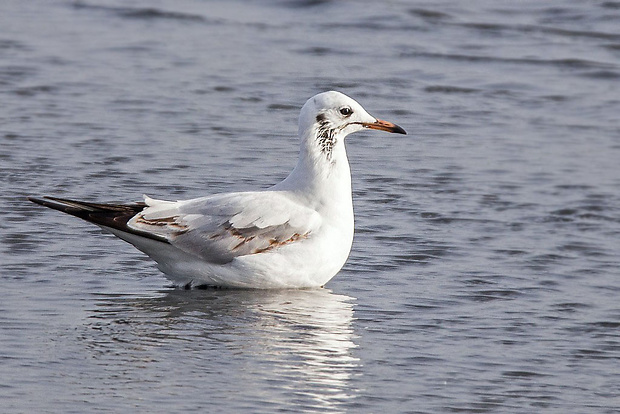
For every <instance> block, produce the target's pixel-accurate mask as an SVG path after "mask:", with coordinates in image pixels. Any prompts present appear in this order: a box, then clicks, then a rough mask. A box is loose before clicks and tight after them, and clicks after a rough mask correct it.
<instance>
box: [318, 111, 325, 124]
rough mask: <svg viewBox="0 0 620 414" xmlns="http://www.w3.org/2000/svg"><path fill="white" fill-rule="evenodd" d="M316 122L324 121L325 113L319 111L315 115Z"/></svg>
mask: <svg viewBox="0 0 620 414" xmlns="http://www.w3.org/2000/svg"><path fill="white" fill-rule="evenodd" d="M316 122H318V123H322V122H325V114H324V113H320V114H318V115H317V116H316Z"/></svg>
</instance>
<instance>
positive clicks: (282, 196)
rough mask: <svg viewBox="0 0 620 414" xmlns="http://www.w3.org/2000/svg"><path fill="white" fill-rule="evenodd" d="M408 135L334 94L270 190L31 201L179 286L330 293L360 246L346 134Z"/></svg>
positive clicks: (313, 103) (308, 114) (314, 111)
mask: <svg viewBox="0 0 620 414" xmlns="http://www.w3.org/2000/svg"><path fill="white" fill-rule="evenodd" d="M364 129H375V130H380V131H387V132H394V133H398V134H406V132H405V130H404V129H402V128H401V127H399V126H398V125H395V124H393V123H391V122H387V121H383V120H380V119H377V118H375V117H373V116H372V115H370V114H369V113H368V112H366V110H364V108H362V106H361V105H360V104H359V103H357V102H356V101H355V100H353V99H351V98H349V97H348V96H346V95H344V94H342V93H340V92H335V91H329V92H323V93H319V94H318V95H315V96H313V97H312V98H310V99H309V100H308V101H307V102H306V103H305V104H304V106H303V107H302V109H301V113H300V116H299V130H298V135H299V141H300V150H299V160H298V162H297V165H296V167H295V168H294V169H293V171H292V172H291V173H290V174H289V175H288V176H287V177H286V178H285V179H284V181H282V182H280V183H278V184H276V185H274V186H272V187H270V188H267V189H265V190H262V191H249V192H233V193H223V194H214V195H209V196H206V197H200V198H194V199H191V200H180V201H164V200H156V199H153V198H150V197H148V196H145V197H144V202H138V203H133V204H98V203H91V202H84V201H75V200H67V199H62V198H57V197H41V198H39V197H29V200H30V201H33V202H34V203H37V204H41V205H43V206H45V207H50V208H52V209H55V210H59V211H62V212H64V213H68V214H71V215H73V216H76V217H79V218H81V219H84V220H86V221H88V222H91V223H94V224H96V225H98V226H99V227H101V228H102V229H104V230H105V231H107V232H110V233H112V234H114V235H115V236H117V237H119V238H121V239H122V240H124V241H126V242H129V243H131V244H132V245H134V246H135V247H136V248H137V249H139V250H140V251H142V252H144V253H145V254H147V255H148V256H150V257H151V258H152V259H154V260H155V262H157V266H158V268H159V269H160V270H161V271H162V272H163V273H164V274H166V276H167V277H168V278H169V279H170V280H172V281H173V282H174V283H175V284H176V285H180V286H185V287H192V286H195V287H199V286H213V287H228V288H251V289H282V288H312V287H322V286H323V285H325V284H326V283H327V282H328V281H329V280H330V279H332V278H333V277H334V276H335V275H336V274H337V273H338V272H339V271H340V269H341V268H342V267H343V266H344V264H345V262H346V260H347V258H348V257H349V253H350V251H351V245H352V243H353V232H354V224H353V200H352V194H351V170H350V167H349V161H348V158H347V153H346V149H345V145H344V139H345V137H346V136H347V135H349V134H351V133H354V132H357V131H360V130H364Z"/></svg>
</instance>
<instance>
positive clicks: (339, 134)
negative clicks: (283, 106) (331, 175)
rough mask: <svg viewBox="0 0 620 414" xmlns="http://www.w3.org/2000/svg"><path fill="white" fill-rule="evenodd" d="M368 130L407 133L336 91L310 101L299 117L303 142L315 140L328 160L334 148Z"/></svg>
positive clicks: (320, 94) (322, 94) (321, 94)
mask: <svg viewBox="0 0 620 414" xmlns="http://www.w3.org/2000/svg"><path fill="white" fill-rule="evenodd" d="M366 128H369V129H377V130H380V131H387V132H394V133H397V134H406V132H405V130H404V129H402V128H401V127H399V126H398V125H395V124H393V123H391V122H387V121H383V120H380V119H377V118H375V117H374V116H372V115H370V114H369V113H368V112H366V110H365V109H364V108H362V106H361V105H360V104H359V103H357V102H356V101H355V100H353V99H351V98H349V97H348V96H346V95H345V94H343V93H340V92H335V91H330V92H323V93H319V94H318V95H315V96H313V97H312V98H310V99H308V101H307V102H306V103H305V105H304V106H303V108H302V109H301V114H300V116H299V135H300V137H301V138H302V140H315V142H313V144H315V145H317V146H318V148H319V149H320V151H321V153H324V154H325V155H326V156H327V158H328V159H329V158H331V155H332V151H333V149H334V147H335V146H336V145H337V144H338V143H339V142H341V141H342V140H343V139H344V138H345V137H346V136H347V135H349V134H351V133H353V132H357V131H361V130H363V129H366Z"/></svg>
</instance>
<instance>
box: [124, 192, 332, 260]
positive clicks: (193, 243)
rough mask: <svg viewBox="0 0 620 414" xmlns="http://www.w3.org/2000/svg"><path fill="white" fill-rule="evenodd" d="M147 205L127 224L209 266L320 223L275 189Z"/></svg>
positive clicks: (301, 234) (289, 239)
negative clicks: (193, 256) (165, 241)
mask: <svg viewBox="0 0 620 414" xmlns="http://www.w3.org/2000/svg"><path fill="white" fill-rule="evenodd" d="M146 204H147V205H148V207H147V208H146V209H145V210H144V211H142V212H141V213H140V214H138V215H136V216H135V217H133V218H132V219H131V221H130V222H129V223H128V224H129V225H130V226H131V227H132V228H134V229H136V230H140V231H146V232H149V233H151V234H154V235H157V236H159V237H164V238H165V239H167V240H168V241H169V243H171V244H172V245H174V246H176V247H177V248H179V249H181V250H183V251H185V252H187V253H191V254H193V255H196V256H198V257H201V258H202V259H204V260H206V261H209V262H212V263H227V262H230V261H231V260H233V259H234V258H235V257H239V256H244V255H249V254H258V253H263V252H267V251H270V250H273V249H277V248H279V247H281V246H284V245H287V244H290V243H294V242H297V241H299V240H301V239H305V238H308V237H311V236H312V233H313V232H314V231H316V230H317V229H318V228H319V227H320V224H321V218H320V215H319V214H318V213H317V212H316V211H315V210H313V209H310V208H308V207H305V206H303V205H301V204H300V203H298V202H296V201H294V200H293V199H292V198H291V197H290V196H289V195H287V194H286V193H282V192H277V191H265V192H250V193H231V194H222V195H214V196H210V197H204V198H199V199H194V200H188V201H178V202H170V201H160V200H153V199H150V198H148V197H147V198H146Z"/></svg>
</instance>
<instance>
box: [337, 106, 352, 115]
mask: <svg viewBox="0 0 620 414" xmlns="http://www.w3.org/2000/svg"><path fill="white" fill-rule="evenodd" d="M340 113H341V114H342V115H344V116H349V115H351V114H352V113H353V110H352V109H351V108H349V107H348V106H343V107H342V108H340Z"/></svg>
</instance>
